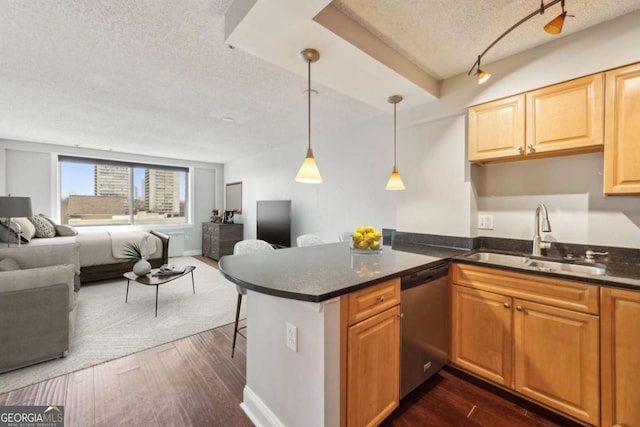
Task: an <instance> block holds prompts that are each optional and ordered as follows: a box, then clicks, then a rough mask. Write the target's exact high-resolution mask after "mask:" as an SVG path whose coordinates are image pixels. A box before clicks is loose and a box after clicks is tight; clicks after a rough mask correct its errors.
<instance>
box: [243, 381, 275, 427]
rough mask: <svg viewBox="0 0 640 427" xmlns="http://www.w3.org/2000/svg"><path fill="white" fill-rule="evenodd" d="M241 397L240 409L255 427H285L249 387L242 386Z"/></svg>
mask: <svg viewBox="0 0 640 427" xmlns="http://www.w3.org/2000/svg"><path fill="white" fill-rule="evenodd" d="M242 396H243V398H244V400H243V401H242V403H241V404H240V407H241V408H242V410H243V411H244V413H245V414H247V417H249V419H250V420H251V422H252V423H254V424H255V425H256V427H285V425H284V424H283V423H282V422H281V421H280V420H279V419H278V417H276V416H275V414H274V413H273V412H271V409H269V407H268V406H267V405H265V404H264V402H263V401H262V399H260V398H259V397H258V395H257V394H255V393H254V392H253V390H251V389H250V388H249V386H247V385H245V386H244V390H243V394H242Z"/></svg>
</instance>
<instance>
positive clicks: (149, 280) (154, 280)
mask: <svg viewBox="0 0 640 427" xmlns="http://www.w3.org/2000/svg"><path fill="white" fill-rule="evenodd" d="M195 269H196V267H195V266H193V265H188V266H186V267H185V268H184V273H177V274H169V275H162V276H154V274H156V273H157V272H158V270H160V269H159V268H154V269H153V270H151V272H150V273H149V274H147V275H145V276H138V275H136V274H135V273H134V272H133V271H129V272H127V273H124V277H125V279H127V295H126V296H125V298H124V302H125V304H126V303H127V300H128V299H129V282H130V281H131V280H133V281H134V282H137V283H140V284H141V285H147V286H155V287H156V317H158V287H159V286H160V285H163V284H165V283H168V282H170V281H172V280H176V279H178V278H180V277H182V276H186V275H187V274H189V273H191V286H192V287H193V293H194V294H195V293H196V284H195V282H194V280H193V270H195Z"/></svg>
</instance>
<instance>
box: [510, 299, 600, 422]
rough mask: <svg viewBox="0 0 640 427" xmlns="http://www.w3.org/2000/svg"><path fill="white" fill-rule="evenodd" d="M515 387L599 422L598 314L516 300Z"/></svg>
mask: <svg viewBox="0 0 640 427" xmlns="http://www.w3.org/2000/svg"><path fill="white" fill-rule="evenodd" d="M513 303H514V306H515V310H514V326H513V339H514V353H513V355H514V372H515V387H514V388H515V390H516V391H518V392H519V393H521V394H523V395H525V396H528V397H530V398H533V399H535V400H537V401H538V402H541V403H543V404H546V405H548V406H551V407H554V408H557V409H559V410H561V411H562V412H564V413H566V414H568V415H570V416H572V417H575V418H577V419H580V420H583V421H586V422H587V423H590V424H593V425H599V422H600V411H599V409H600V397H599V390H600V384H599V378H600V370H599V363H598V360H599V345H598V342H599V330H598V328H599V318H598V316H593V315H590V314H585V313H578V312H574V311H571V310H564V309H560V308H556V307H551V306H547V305H544V304H536V303H532V302H528V301H523V300H518V299H514V302H513Z"/></svg>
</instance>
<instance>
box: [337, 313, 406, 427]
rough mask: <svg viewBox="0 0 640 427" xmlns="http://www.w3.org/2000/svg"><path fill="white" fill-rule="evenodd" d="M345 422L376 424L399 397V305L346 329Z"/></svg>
mask: <svg viewBox="0 0 640 427" xmlns="http://www.w3.org/2000/svg"><path fill="white" fill-rule="evenodd" d="M347 370H348V374H347V407H348V410H347V420H348V421H347V425H348V426H349V427H359V426H376V425H378V424H380V423H381V422H382V420H384V419H385V418H386V417H387V416H388V415H389V414H391V412H393V410H394V409H395V408H396V407H397V406H398V403H399V400H400V396H399V395H400V306H399V305H396V306H395V307H392V308H390V309H388V310H386V311H384V312H382V313H380V314H376V315H375V316H372V317H370V318H368V319H366V320H363V321H362V322H359V323H356V324H355V325H354V326H351V327H349V329H348V346H347Z"/></svg>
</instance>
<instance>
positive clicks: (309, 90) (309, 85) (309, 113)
mask: <svg viewBox="0 0 640 427" xmlns="http://www.w3.org/2000/svg"><path fill="white" fill-rule="evenodd" d="M307 65H308V72H307V100H308V102H307V118H308V121H307V122H308V126H307V130H308V135H309V147H308V149H309V150H311V60H308V61H307Z"/></svg>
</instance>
